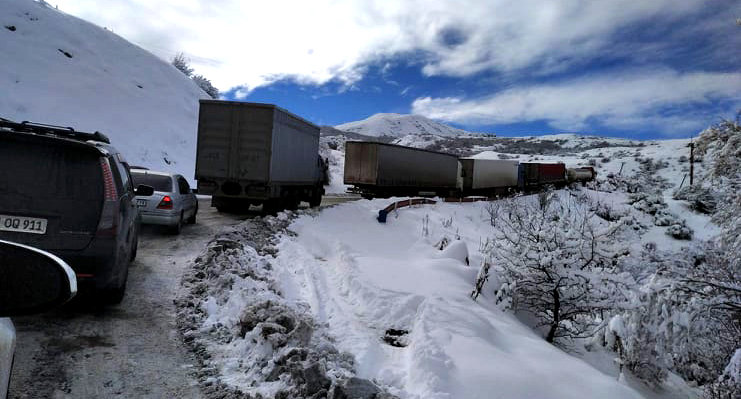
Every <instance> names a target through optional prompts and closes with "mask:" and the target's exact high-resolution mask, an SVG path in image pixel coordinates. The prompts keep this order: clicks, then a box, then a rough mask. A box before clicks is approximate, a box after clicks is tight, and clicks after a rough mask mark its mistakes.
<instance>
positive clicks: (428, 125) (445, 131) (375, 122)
mask: <svg viewBox="0 0 741 399" xmlns="http://www.w3.org/2000/svg"><path fill="white" fill-rule="evenodd" d="M335 128H337V129H339V130H344V131H346V132H353V133H360V134H364V135H366V136H376V137H378V136H393V137H403V136H407V135H435V136H443V137H458V136H470V135H474V134H476V133H473V132H469V131H466V130H463V129H456V128H454V127H451V126H448V125H445V124H442V123H439V122H435V121H433V120H431V119H428V118H425V117H424V116H420V115H402V114H375V115H373V116H371V117H369V118H366V119H363V120H362V121H356V122H348V123H343V124H341V125H337V126H335Z"/></svg>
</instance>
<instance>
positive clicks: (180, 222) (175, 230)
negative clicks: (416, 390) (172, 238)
mask: <svg viewBox="0 0 741 399" xmlns="http://www.w3.org/2000/svg"><path fill="white" fill-rule="evenodd" d="M182 229H183V213H182V212H180V217H179V218H178V223H177V224H176V225H174V226H172V227H171V228H170V233H172V234H174V235H178V234H180V231H181V230H182Z"/></svg>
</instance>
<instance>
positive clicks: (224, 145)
mask: <svg viewBox="0 0 741 399" xmlns="http://www.w3.org/2000/svg"><path fill="white" fill-rule="evenodd" d="M200 103H201V105H200V106H201V109H200V113H199V118H198V146H197V155H196V179H200V178H209V179H217V180H224V179H226V180H230V181H235V182H240V183H249V182H252V183H260V184H284V185H312V184H315V183H316V181H317V168H318V165H317V162H318V154H319V127H318V126H315V125H313V124H311V123H309V122H306V121H304V120H303V119H301V118H299V117H296V116H294V115H292V114H290V113H288V112H287V111H284V110H282V109H280V108H278V107H276V106H274V105H272V104H256V103H239V102H230V101H216V100H201V102H200Z"/></svg>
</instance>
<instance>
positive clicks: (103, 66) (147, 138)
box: [0, 0, 208, 179]
mask: <svg viewBox="0 0 741 399" xmlns="http://www.w3.org/2000/svg"><path fill="white" fill-rule="evenodd" d="M0 10H2V12H1V13H0V54H2V62H0V93H2V95H1V96H0V117H4V118H6V119H11V120H15V121H18V122H20V121H24V120H28V121H33V122H40V123H48V124H55V125H62V126H71V127H73V128H75V129H77V130H82V131H95V130H98V131H101V132H103V133H105V134H107V135H108V136H109V137H110V138H111V142H112V144H113V145H114V146H116V147H117V148H118V149H119V150H121V151H122V152H123V153H124V154H125V155H126V157H127V158H128V161H129V163H131V164H132V165H141V166H146V167H150V168H153V169H161V170H168V171H175V172H178V173H181V174H182V175H183V176H185V177H186V178H187V179H192V178H193V173H194V170H195V149H196V146H195V143H196V130H197V122H198V99H199V98H207V97H208V96H207V95H206V94H205V93H204V92H203V91H202V90H201V89H200V88H198V87H197V86H196V85H195V84H194V83H193V82H192V81H191V80H190V79H188V78H187V77H185V75H183V74H182V73H181V72H180V71H178V70H177V69H175V68H174V67H173V66H172V65H170V64H168V63H167V62H165V61H162V60H160V59H158V58H157V57H155V56H154V55H152V54H150V53H148V52H147V51H145V50H143V49H141V48H139V47H137V46H135V45H133V44H131V43H129V42H127V41H126V40H124V39H122V38H121V37H119V36H117V35H116V34H114V33H112V32H110V31H108V30H106V29H103V28H100V27H98V26H95V25H93V24H91V23H88V22H85V21H83V20H81V19H79V18H76V17H73V16H71V15H67V14H65V13H63V12H61V11H58V10H56V9H54V8H53V7H51V6H50V5H48V4H47V3H45V2H37V1H31V0H0Z"/></svg>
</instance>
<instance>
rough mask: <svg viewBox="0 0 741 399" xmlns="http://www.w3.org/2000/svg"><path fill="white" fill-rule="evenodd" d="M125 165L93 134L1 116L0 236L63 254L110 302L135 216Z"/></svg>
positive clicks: (84, 282)
mask: <svg viewBox="0 0 741 399" xmlns="http://www.w3.org/2000/svg"><path fill="white" fill-rule="evenodd" d="M153 191H154V189H153V188H152V187H148V186H139V187H138V188H137V190H136V191H134V187H133V185H132V182H131V176H130V175H129V166H128V165H127V163H126V161H125V160H124V158H123V156H122V155H121V153H119V152H118V150H116V149H115V148H114V147H112V146H111V145H110V141H109V140H108V138H107V137H106V136H105V135H103V134H101V133H99V132H95V133H84V132H78V131H75V130H74V129H72V128H63V127H59V126H52V125H44V124H37V123H29V122H23V123H15V122H11V121H9V120H7V119H3V118H0V239H2V240H7V241H15V242H19V243H22V244H27V245H30V246H33V247H37V248H41V249H44V250H47V251H49V252H51V253H53V254H55V255H57V256H59V257H60V258H62V259H63V260H65V261H66V262H67V263H68V264H69V265H70V266H72V268H73V269H74V271H75V273H76V274H77V279H78V281H79V282H80V288H81V289H83V290H84V289H85V288H92V289H93V290H95V292H97V293H98V294H99V295H100V296H101V297H102V299H103V300H105V301H106V302H108V303H119V302H121V300H122V299H123V296H124V291H125V290H126V279H127V277H128V268H129V262H130V261H132V260H133V259H134V257H135V256H136V249H137V243H138V237H139V225H140V216H139V210H138V209H137V206H136V203H135V200H134V196H135V195H151V194H152V192H153Z"/></svg>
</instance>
